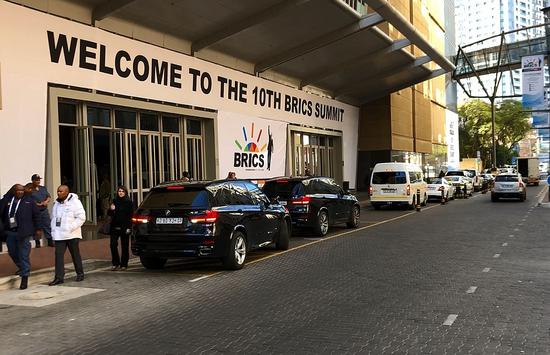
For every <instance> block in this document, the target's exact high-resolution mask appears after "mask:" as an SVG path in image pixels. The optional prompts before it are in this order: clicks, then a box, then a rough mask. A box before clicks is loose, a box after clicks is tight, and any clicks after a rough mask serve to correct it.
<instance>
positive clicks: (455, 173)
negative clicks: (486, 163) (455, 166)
mask: <svg viewBox="0 0 550 355" xmlns="http://www.w3.org/2000/svg"><path fill="white" fill-rule="evenodd" d="M464 175H465V174H464V172H463V171H460V170H457V171H447V176H464Z"/></svg>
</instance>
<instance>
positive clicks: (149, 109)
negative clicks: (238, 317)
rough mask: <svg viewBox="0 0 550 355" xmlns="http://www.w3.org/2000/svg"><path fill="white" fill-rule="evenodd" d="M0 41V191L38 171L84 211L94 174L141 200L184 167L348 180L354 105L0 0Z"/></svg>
mask: <svg viewBox="0 0 550 355" xmlns="http://www.w3.org/2000/svg"><path fill="white" fill-rule="evenodd" d="M0 44H1V45H0V48H1V49H0V100H1V101H0V102H1V104H0V105H1V106H0V132H2V133H1V136H2V137H1V139H0V149H1V151H2V152H4V158H3V159H2V162H3V164H2V167H1V168H0V191H2V193H5V192H6V191H7V190H8V189H9V188H10V187H11V186H12V185H13V184H15V183H26V182H28V181H29V179H30V176H31V175H32V174H34V173H39V174H41V175H43V176H44V177H45V182H46V186H48V187H49V189H50V191H51V190H53V189H54V188H55V187H57V186H58V185H59V184H61V183H64V184H68V185H69V186H70V187H71V189H72V190H73V191H74V192H76V193H78V194H79V196H80V198H81V200H82V202H83V204H84V205H85V208H86V210H87V214H88V218H89V219H90V220H92V221H93V220H94V219H95V214H96V213H97V203H98V202H97V200H98V199H99V197H100V196H99V194H101V187H102V186H104V187H107V186H108V187H109V190H114V188H115V186H113V185H126V186H128V188H129V190H130V194H131V197H132V198H133V200H134V202H136V203H139V201H141V199H142V198H143V196H145V194H146V193H147V192H148V191H149V189H150V188H151V187H153V186H155V185H156V184H159V183H161V182H162V181H167V180H174V179H179V178H181V176H182V173H183V172H184V171H188V172H189V173H190V174H191V176H192V178H193V179H196V180H201V179H216V178H225V177H226V176H227V173H228V171H235V172H236V173H237V176H238V177H242V178H251V179H265V178H269V177H275V176H283V175H300V174H301V173H303V170H304V169H305V168H306V167H307V168H309V169H311V170H314V171H315V173H316V174H317V175H326V176H332V177H334V178H336V179H337V180H339V181H344V180H346V181H349V184H350V187H351V188H354V187H355V177H356V164H355V162H356V160H357V157H356V155H357V134H358V133H357V132H358V119H359V108H358V107H355V106H351V105H348V104H345V103H342V102H339V101H335V100H332V99H327V98H323V97H320V96H317V95H312V94H308V93H306V92H304V91H301V90H297V89H293V88H290V87H288V86H285V85H281V84H278V83H275V82H273V81H270V80H265V79H261V78H258V77H255V76H253V75H249V74H246V73H243V72H240V71H237V70H233V69H230V68H227V67H224V66H222V65H218V64H214V63H211V62H207V61H204V60H201V59H198V58H196V57H191V56H187V55H184V54H182V53H178V52H175V51H171V50H168V49H164V48H159V47H157V46H154V45H151V44H147V43H143V42H140V41H136V40H133V39H129V38H126V37H123V36H120V35H116V34H113V33H110V32H108V31H105V30H102V29H99V28H96V27H91V26H88V25H85V24H81V23H78V22H75V21H70V20H67V19H63V18H60V17H57V16H53V15H50V14H46V13H43V12H39V11H35V10H32V9H29V8H26V7H23V6H19V5H16V4H12V3H9V2H4V1H2V2H0ZM344 142H345V143H344ZM344 161H346V162H349V163H348V164H345V165H344Z"/></svg>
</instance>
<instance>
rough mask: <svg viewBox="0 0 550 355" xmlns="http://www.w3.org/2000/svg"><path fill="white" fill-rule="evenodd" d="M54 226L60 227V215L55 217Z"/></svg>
mask: <svg viewBox="0 0 550 355" xmlns="http://www.w3.org/2000/svg"><path fill="white" fill-rule="evenodd" d="M55 226H56V227H61V217H57V218H56V219H55Z"/></svg>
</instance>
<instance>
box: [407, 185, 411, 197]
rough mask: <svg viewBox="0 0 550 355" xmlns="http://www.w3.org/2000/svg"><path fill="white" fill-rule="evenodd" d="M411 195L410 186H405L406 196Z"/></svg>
mask: <svg viewBox="0 0 550 355" xmlns="http://www.w3.org/2000/svg"><path fill="white" fill-rule="evenodd" d="M410 195H411V185H407V196H410Z"/></svg>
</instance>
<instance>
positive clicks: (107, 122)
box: [87, 106, 111, 127]
mask: <svg viewBox="0 0 550 355" xmlns="http://www.w3.org/2000/svg"><path fill="white" fill-rule="evenodd" d="M110 113H111V111H110V110H109V109H107V108H100V107H90V106H88V109H87V116H88V125H89V126H101V127H111V116H110Z"/></svg>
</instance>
